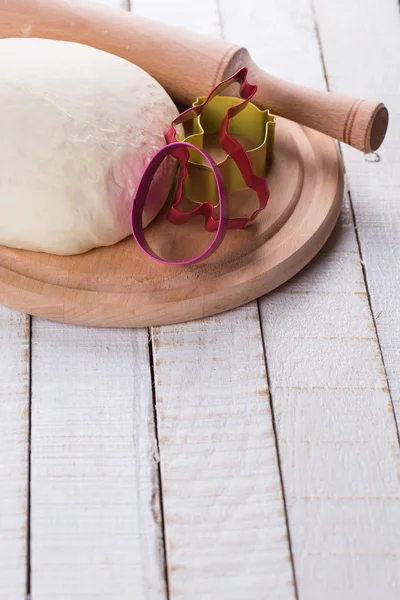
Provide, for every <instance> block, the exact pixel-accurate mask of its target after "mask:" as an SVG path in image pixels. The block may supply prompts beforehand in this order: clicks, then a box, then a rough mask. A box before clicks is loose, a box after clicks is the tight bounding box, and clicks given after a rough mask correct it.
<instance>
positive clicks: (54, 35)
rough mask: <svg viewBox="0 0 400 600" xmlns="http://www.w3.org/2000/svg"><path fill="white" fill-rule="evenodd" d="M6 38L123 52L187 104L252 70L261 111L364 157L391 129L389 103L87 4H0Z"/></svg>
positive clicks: (61, 0)
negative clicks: (281, 75) (286, 77)
mask: <svg viewBox="0 0 400 600" xmlns="http://www.w3.org/2000/svg"><path fill="white" fill-rule="evenodd" d="M0 35H1V36H2V37H41V38H50V39H56V40H66V41H72V42H80V43H82V44H87V45H89V46H94V47H96V48H100V49H101V50H105V51H107V52H110V53H112V54H116V55H118V56H121V57H122V58H125V59H127V60H129V61H131V62H134V63H136V64H137V65H139V66H140V67H142V69H144V70H145V71H147V72H148V73H150V74H151V75H152V76H153V77H154V78H155V79H157V80H158V81H159V82H160V84H161V85H162V86H163V87H164V88H165V89H166V90H167V91H168V93H169V94H170V95H171V96H172V98H174V100H175V101H176V102H177V103H180V104H183V105H190V104H191V103H192V102H193V101H194V100H195V99H196V97H197V96H200V95H204V94H207V93H208V92H209V90H211V89H212V88H213V87H214V86H215V85H216V83H218V82H219V81H220V80H222V79H225V78H226V77H228V76H229V75H231V74H232V73H234V72H235V71H236V70H237V69H239V68H240V67H243V66H246V67H248V69H249V81H251V82H255V83H257V84H258V86H259V90H258V92H257V96H256V104H258V106H260V107H261V108H269V109H270V111H271V112H272V113H274V114H276V115H280V116H282V117H286V118H287V119H291V120H293V121H297V122H298V123H302V124H303V125H307V127H311V128H313V129H316V130H318V131H321V132H323V133H326V134H327V135H330V136H331V137H334V138H337V139H338V140H341V141H343V142H346V143H347V144H350V145H351V146H354V147H355V148H358V149H359V150H362V151H364V152H371V151H372V150H376V149H377V148H379V146H380V145H381V143H382V141H383V139H384V137H385V133H386V129H387V125H388V111H387V109H386V107H385V106H384V105H383V104H382V103H378V102H373V101H371V100H358V99H354V98H349V97H347V96H342V95H339V94H335V93H332V92H320V91H316V90H311V89H308V88H305V87H301V86H298V85H294V84H292V83H288V82H286V81H283V80H281V79H278V78H277V77H273V76H272V75H268V73H265V72H264V71H262V70H261V69H260V68H259V67H257V65H256V64H255V63H254V62H253V61H252V60H251V57H250V55H249V53H248V51H247V50H246V49H244V48H240V47H239V46H235V45H233V44H230V43H228V42H225V41H223V40H218V39H214V38H209V37H206V36H202V35H197V34H195V33H192V32H190V31H186V30H184V29H180V28H175V27H171V26H169V25H163V24H162V23H157V22H155V21H151V20H149V19H144V18H141V17H138V16H135V15H133V14H130V13H127V12H125V11H122V10H118V9H114V8H111V7H107V6H104V5H101V4H96V3H90V2H85V1H84V0H68V1H67V0H0ZM2 60H4V59H2Z"/></svg>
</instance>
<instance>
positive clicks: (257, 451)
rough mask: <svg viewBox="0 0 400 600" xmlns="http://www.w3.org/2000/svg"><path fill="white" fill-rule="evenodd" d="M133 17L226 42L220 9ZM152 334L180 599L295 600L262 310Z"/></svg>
mask: <svg viewBox="0 0 400 600" xmlns="http://www.w3.org/2000/svg"><path fill="white" fill-rule="evenodd" d="M134 8H135V10H136V11H138V12H141V11H143V13H144V14H149V11H150V10H151V11H154V13H153V14H154V15H157V16H158V18H165V20H166V21H168V20H169V19H173V20H174V21H175V22H176V23H177V24H180V23H182V24H184V23H185V22H186V23H188V22H189V21H190V24H191V26H192V27H195V26H196V27H197V24H198V27H199V30H200V31H202V32H203V33H211V34H215V35H218V34H219V33H220V29H219V17H218V11H217V3H216V2H207V3H206V6H205V7H204V8H205V10H201V11H199V10H198V4H197V3H196V2H195V1H193V0H191V1H190V2H188V1H187V2H184V3H183V2H176V1H174V0H169V1H168V2H166V0H162V2H151V3H149V2H146V1H143V2H138V1H136V2H135V6H134ZM181 9H182V13H181V12H180V10H181ZM198 15H199V20H198V21H197V16H198ZM195 16H196V19H195ZM152 335H153V352H154V371H155V394H156V401H157V422H158V435H159V444H160V461H161V463H160V464H161V474H162V488H163V504H164V522H165V531H166V543H167V563H168V577H169V593H170V599H171V600H178V599H179V600H188V599H189V598H190V600H217V599H220V598H229V599H230V600H242V599H243V598H251V599H252V600H258V599H260V600H261V599H264V598H266V597H268V598H269V599H270V600H275V599H278V598H279V599H285V600H294V598H295V592H294V587H293V574H292V569H291V562H290V553H289V547H288V538H287V531H286V523H285V514H284V505H283V500H282V491H281V486H280V478H279V471H278V465H277V456H276V448H275V439H274V432H273V428H272V419H271V412H270V406H269V398H268V389H267V380H266V372H265V364H264V356H263V350H262V342H261V332H260V325H259V317H258V310H257V305H256V303H251V304H249V305H247V306H245V307H243V308H241V309H239V310H236V311H234V312H231V313H225V314H224V315H222V316H219V317H213V318H210V319H206V320H201V321H197V322H195V323H189V324H186V325H180V326H170V327H161V328H154V329H153V334H152Z"/></svg>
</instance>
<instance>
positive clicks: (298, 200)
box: [0, 118, 343, 327]
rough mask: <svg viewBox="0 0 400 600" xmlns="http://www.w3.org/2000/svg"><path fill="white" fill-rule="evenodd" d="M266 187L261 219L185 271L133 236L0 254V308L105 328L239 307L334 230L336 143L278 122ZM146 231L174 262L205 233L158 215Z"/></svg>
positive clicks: (339, 190)
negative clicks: (98, 244) (73, 249)
mask: <svg viewBox="0 0 400 600" xmlns="http://www.w3.org/2000/svg"><path fill="white" fill-rule="evenodd" d="M268 184H269V187H270V190H271V197H270V200H269V202H268V205H267V208H266V209H265V210H264V211H263V213H261V214H260V215H259V216H258V217H257V219H256V220H255V221H254V222H253V223H252V224H251V225H250V226H248V227H247V228H246V229H245V230H242V231H229V232H228V233H227V236H226V238H225V240H224V242H223V244H222V245H221V246H220V248H219V249H218V251H217V252H216V253H215V254H214V255H212V256H211V257H210V258H209V259H207V260H206V261H204V262H203V263H198V264H195V265H193V266H189V267H188V266H186V267H184V266H182V267H176V266H175V267H173V266H171V267H169V266H165V265H161V264H159V263H157V262H156V261H154V260H152V259H150V258H147V257H146V256H145V255H144V254H143V253H142V252H141V251H140V250H139V248H138V247H137V246H136V244H135V242H134V240H133V238H132V237H131V238H127V239H126V240H124V241H122V242H120V243H119V244H117V245H115V246H110V247H107V248H99V249H96V250H92V251H91V252H88V253H86V254H82V255H78V256H55V255H50V254H43V253H36V252H27V251H22V250H13V249H10V248H5V247H0V303H2V304H5V305H7V306H9V307H12V308H16V309H17V310H21V311H23V312H26V313H29V314H32V315H36V316H40V317H44V318H46V319H51V320H55V321H63V322H66V323H76V324H81V325H95V326H103V327H143V326H149V325H165V324H170V323H177V322H182V321H188V320H192V319H198V318H200V317H205V316H208V315H213V314H216V313H219V312H223V311H226V310H228V309H231V308H234V307H236V306H240V305H241V304H245V303H246V302H249V301H250V300H253V299H255V298H257V297H259V296H261V295H263V294H265V293H266V292H269V291H271V290H272V289H274V288H276V287H277V286H279V285H281V284H282V283H284V282H285V281H287V280H288V279H289V278H290V277H292V276H293V275H294V274H295V273H297V272H298V271H299V270H300V269H302V268H303V267H304V266H305V265H306V264H307V263H308V262H309V261H310V260H311V259H312V258H313V257H314V256H315V255H316V254H317V252H318V251H319V250H320V248H321V247H322V246H323V244H324V243H325V241H326V240H327V239H328V237H329V235H330V233H331V232H332V229H333V227H334V225H335V223H336V220H337V218H338V216H339V213H340V207H341V203H342V197H343V168H342V161H341V158H340V155H339V153H338V150H337V146H336V143H335V142H334V141H333V140H332V139H331V138H328V137H326V136H325V135H323V134H321V133H318V132H316V131H313V130H311V129H307V128H304V127H301V126H300V125H298V124H296V123H293V122H291V121H286V120H284V119H279V118H278V119H277V126H276V140H275V158H274V162H273V164H272V166H271V168H270V171H269V173H268ZM236 200H241V199H240V198H238V199H236ZM247 208H248V207H247ZM147 231H148V239H149V241H150V242H151V243H152V244H153V245H154V247H155V248H156V250H157V251H159V252H160V253H164V254H165V253H167V255H168V256H169V257H171V258H172V257H173V256H174V253H176V254H179V253H180V256H181V254H182V248H184V249H185V250H187V251H188V252H189V251H190V252H191V253H193V252H198V251H199V250H200V249H201V246H202V245H203V246H204V244H205V241H206V239H207V238H206V236H209V235H211V234H207V233H205V232H204V231H203V226H202V221H201V218H199V220H197V218H196V219H193V220H192V221H191V222H190V223H189V224H188V225H185V226H179V227H177V226H174V225H171V224H169V223H168V222H166V220H165V218H163V217H162V216H161V217H160V218H158V219H156V221H155V222H154V223H152V225H151V226H150V227H149V228H148V229H147Z"/></svg>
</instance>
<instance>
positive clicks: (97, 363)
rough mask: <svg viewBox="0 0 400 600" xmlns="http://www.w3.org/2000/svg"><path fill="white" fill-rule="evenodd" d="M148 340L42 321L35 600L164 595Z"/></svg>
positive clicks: (35, 440)
mask: <svg viewBox="0 0 400 600" xmlns="http://www.w3.org/2000/svg"><path fill="white" fill-rule="evenodd" d="M147 340H148V338H147V332H146V331H145V330H138V331H128V330H127V331H121V330H115V331H112V330H94V329H93V330H89V329H86V328H74V327H72V326H65V327H64V326H60V325H57V324H54V323H49V322H45V321H38V320H35V321H34V325H33V331H32V377H33V386H32V446H31V455H32V473H31V481H32V483H31V486H32V487H31V505H32V513H31V530H32V559H31V566H32V595H33V598H35V599H37V600H47V599H49V600H50V599H51V598H54V597H57V598H60V600H61V599H65V600H70V599H72V598H73V599H74V600H81V599H82V600H84V599H85V600H87V599H88V598H96V600H99V599H101V600H111V599H114V598H115V597H118V598H119V599H121V600H125V599H127V600H128V599H129V598H132V594H134V596H135V598H137V599H138V600H139V599H145V598H146V600H147V599H148V598H150V599H152V600H153V599H154V600H159V599H161V598H164V597H165V595H164V592H165V588H164V583H163V580H162V577H161V575H162V565H161V562H162V561H161V548H162V544H161V542H160V538H159V533H160V531H159V520H160V519H159V511H158V498H157V493H156V491H155V492H153V490H156V487H157V486H156V481H155V466H156V465H155V457H154V430H153V421H152V414H153V407H152V393H151V380H150V370H149V363H148V355H147V343H148V342H147ZM152 496H153V497H152ZM60 582H62V585H60Z"/></svg>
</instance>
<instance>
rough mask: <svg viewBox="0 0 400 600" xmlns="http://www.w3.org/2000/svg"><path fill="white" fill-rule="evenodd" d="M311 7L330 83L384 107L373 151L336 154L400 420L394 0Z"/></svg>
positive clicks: (399, 162) (398, 70) (319, 0)
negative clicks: (384, 125)
mask: <svg viewBox="0 0 400 600" xmlns="http://www.w3.org/2000/svg"><path fill="white" fill-rule="evenodd" d="M315 6H316V16H317V20H318V27H319V30H320V35H321V41H322V45H323V53H324V59H325V64H326V70H327V78H328V82H329V85H330V87H331V89H333V90H337V89H341V90H343V91H344V92H349V91H350V90H352V91H353V93H354V94H358V95H359V96H360V97H364V96H366V97H367V96H368V97H378V98H381V99H382V100H384V101H385V103H386V104H387V106H388V108H389V112H390V126H389V130H388V135H387V138H386V140H385V142H384V144H383V146H382V148H380V149H379V150H378V152H377V154H375V155H371V156H367V157H363V156H362V155H360V154H359V153H357V152H354V151H352V148H350V147H347V146H343V154H344V159H345V162H346V171H347V178H348V182H349V188H350V192H351V197H352V201H353V204H354V208H355V212H356V221H357V229H358V235H359V239H360V244H361V250H362V255H363V260H364V266H365V270H366V276H367V281H368V288H369V292H370V296H371V302H372V308H373V312H374V316H375V321H376V326H377V329H378V333H379V339H380V343H381V347H382V352H383V358H384V362H385V366H386V369H387V373H388V377H389V386H390V390H391V395H392V398H393V403H394V406H395V410H396V411H397V420H398V421H400V343H399V340H400V311H399V305H400V300H399V298H400V147H399V139H400V17H399V3H398V2H397V0H385V1H384V2H375V1H374V0H339V1H338V2H335V3H331V2H326V1H325V0H316V2H315ZM333 24H334V26H333ZM338 40H340V43H339V44H338Z"/></svg>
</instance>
